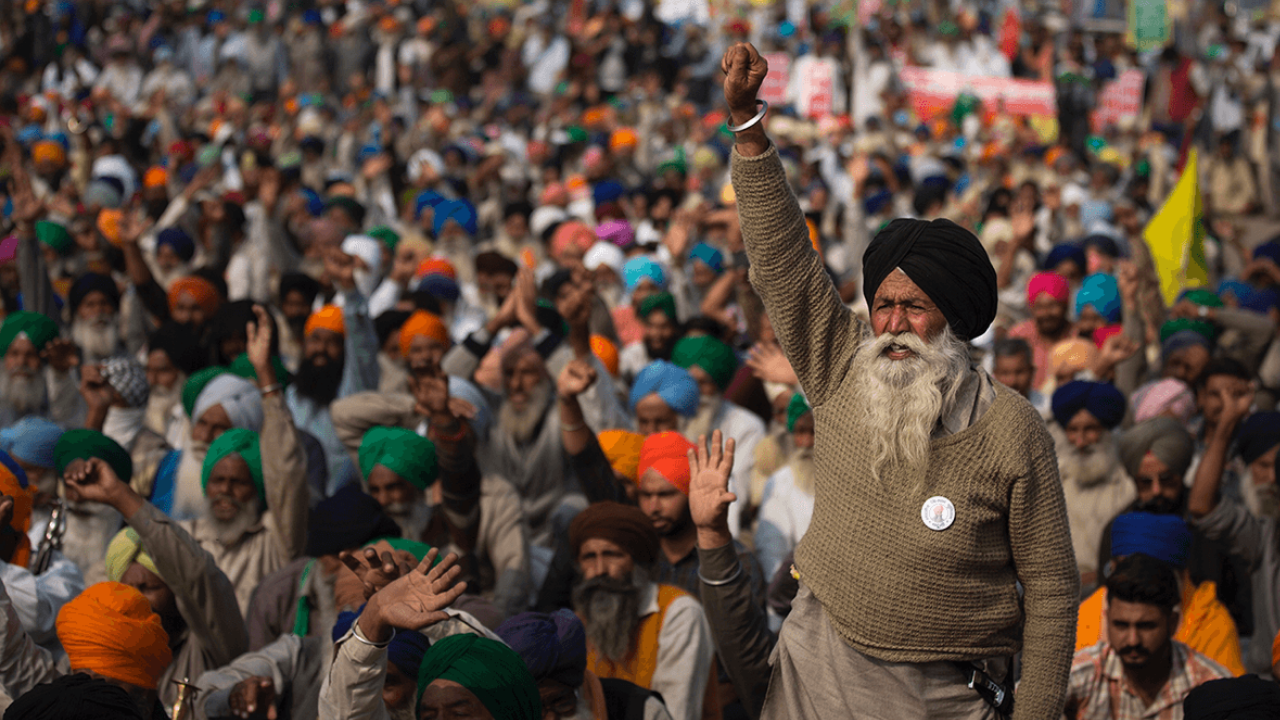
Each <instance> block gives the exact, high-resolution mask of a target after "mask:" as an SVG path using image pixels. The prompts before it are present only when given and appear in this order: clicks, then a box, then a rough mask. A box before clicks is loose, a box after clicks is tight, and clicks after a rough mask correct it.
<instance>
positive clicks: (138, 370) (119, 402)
mask: <svg viewBox="0 0 1280 720" xmlns="http://www.w3.org/2000/svg"><path fill="white" fill-rule="evenodd" d="M81 378H82V379H81V381H80V394H81V395H82V396H84V401H85V408H86V412H85V421H84V426H85V427H86V428H88V429H90V430H97V431H98V432H101V433H103V434H104V435H106V436H107V437H109V438H111V439H112V440H114V441H116V443H118V444H119V445H120V447H122V448H124V449H125V452H127V453H129V458H130V459H131V460H133V477H132V478H125V482H128V483H130V484H131V485H132V486H133V488H134V489H135V490H137V491H138V492H139V493H140V494H141V495H142V496H143V497H149V496H150V495H151V490H152V484H153V482H154V480H155V476H156V469H157V468H158V467H159V465H160V463H161V461H162V460H164V457H165V456H166V455H168V454H169V451H170V450H171V448H170V447H169V443H168V442H166V441H165V439H164V438H163V437H162V436H161V435H160V434H159V433H157V432H155V431H154V430H151V429H150V428H148V427H147V426H146V412H147V399H148V397H149V395H150V388H149V387H148V385H147V372H146V369H145V368H143V367H142V363H140V362H138V361H137V360H135V359H133V358H128V357H116V358H111V359H109V360H106V361H105V362H103V363H102V364H100V365H86V366H84V367H83V368H82V369H81Z"/></svg>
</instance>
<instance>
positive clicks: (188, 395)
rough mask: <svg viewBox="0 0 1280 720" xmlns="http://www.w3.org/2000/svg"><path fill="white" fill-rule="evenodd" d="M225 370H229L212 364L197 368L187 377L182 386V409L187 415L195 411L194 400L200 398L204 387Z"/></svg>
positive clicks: (189, 415) (225, 371)
mask: <svg viewBox="0 0 1280 720" xmlns="http://www.w3.org/2000/svg"><path fill="white" fill-rule="evenodd" d="M227 372H231V371H230V370H228V369H227V368H225V367H223V366H221V365H214V366H212V367H207V368H205V369H203V370H198V371H196V372H195V373H193V374H192V375H191V377H189V378H187V384H185V385H183V386H182V409H183V410H186V411H187V417H191V413H193V412H195V409H196V400H199V399H200V393H202V392H204V387H205V386H206V385H208V384H209V383H210V382H211V381H212V380H213V379H214V378H216V377H218V376H219V375H221V374H223V373H227ZM237 374H239V373H237ZM242 377H243V376H242ZM192 419H193V420H194V419H195V418H192Z"/></svg>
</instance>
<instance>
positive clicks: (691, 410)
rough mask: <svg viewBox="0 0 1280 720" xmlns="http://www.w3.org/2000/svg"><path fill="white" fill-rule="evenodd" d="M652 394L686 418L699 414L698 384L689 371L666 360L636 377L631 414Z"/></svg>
mask: <svg viewBox="0 0 1280 720" xmlns="http://www.w3.org/2000/svg"><path fill="white" fill-rule="evenodd" d="M652 393H658V397H660V398H662V401H663V402H665V403H666V404H667V406H668V407H670V408H671V409H672V410H675V411H676V412H677V413H679V414H681V415H683V416H685V417H693V416H694V414H695V413H697V412H698V399H699V398H698V383H697V382H696V381H695V380H694V379H693V376H692V375H690V374H689V371H688V370H685V369H684V368H682V367H680V366H678V365H673V364H671V363H669V362H667V361H666V360H655V361H653V362H652V363H650V364H649V366H648V367H646V368H645V369H644V370H641V371H640V374H639V375H637V376H636V381H635V384H633V385H632V386H631V412H633V413H634V412H635V411H636V404H637V403H639V402H640V401H641V400H642V399H644V398H645V396H647V395H650V394H652Z"/></svg>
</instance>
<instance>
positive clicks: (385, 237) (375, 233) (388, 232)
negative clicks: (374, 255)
mask: <svg viewBox="0 0 1280 720" xmlns="http://www.w3.org/2000/svg"><path fill="white" fill-rule="evenodd" d="M364 234H365V235H368V236H369V237H371V238H373V239H374V240H378V241H379V242H381V243H382V244H383V246H385V247H386V248H387V250H388V251H390V252H395V251H396V245H399V244H400V235H399V233H397V232H396V231H395V230H392V229H391V228H389V227H387V226H386V225H379V226H377V227H372V228H369V229H368V230H366V231H365V233H364Z"/></svg>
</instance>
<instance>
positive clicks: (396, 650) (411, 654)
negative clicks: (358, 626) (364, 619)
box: [333, 606, 431, 681]
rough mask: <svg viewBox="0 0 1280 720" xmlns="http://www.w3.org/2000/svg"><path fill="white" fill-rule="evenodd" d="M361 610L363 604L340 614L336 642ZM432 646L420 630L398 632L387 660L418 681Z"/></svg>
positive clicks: (336, 628)
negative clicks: (423, 662) (424, 659)
mask: <svg viewBox="0 0 1280 720" xmlns="http://www.w3.org/2000/svg"><path fill="white" fill-rule="evenodd" d="M361 612H364V607H363V606H361V607H360V609H359V610H357V611H356V612H350V611H343V612H341V613H339V614H338V621H337V622H336V623H334V624H333V641H334V642H338V641H339V640H341V639H342V636H343V635H346V634H347V631H348V630H350V629H351V626H352V625H354V624H355V622H356V620H357V619H358V618H359V617H360V613H361ZM430 647H431V641H430V640H428V639H427V636H426V635H423V634H422V633H420V632H411V631H401V632H397V633H396V634H395V635H394V636H392V638H391V643H390V644H389V645H387V661H388V662H390V663H391V664H392V665H395V666H396V668H398V669H399V670H400V672H402V673H404V674H405V675H407V676H408V677H411V678H413V679H414V680H415V681H417V678H418V671H419V670H421V669H422V658H423V656H425V655H426V654H427V649H428V648H430Z"/></svg>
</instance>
